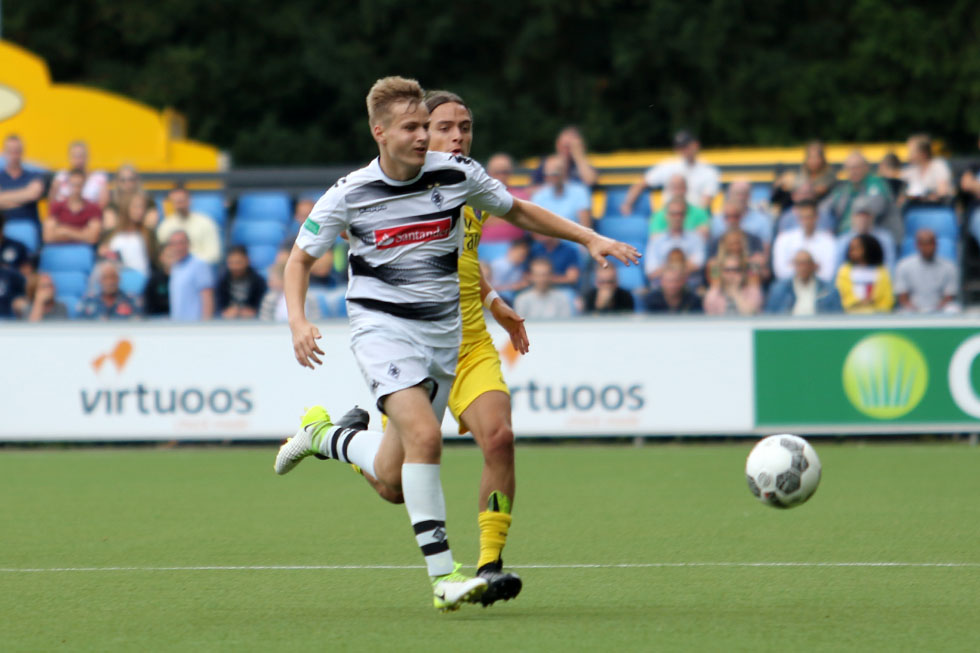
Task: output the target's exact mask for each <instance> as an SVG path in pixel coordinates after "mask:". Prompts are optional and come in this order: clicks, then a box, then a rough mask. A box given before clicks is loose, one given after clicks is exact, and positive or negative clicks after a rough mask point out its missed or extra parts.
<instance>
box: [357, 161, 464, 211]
mask: <svg viewBox="0 0 980 653" xmlns="http://www.w3.org/2000/svg"><path fill="white" fill-rule="evenodd" d="M464 181H466V173H464V172H463V171H462V170H456V169H454V168H450V169H447V170H430V171H428V172H425V173H423V174H422V176H421V177H419V178H418V180H417V181H414V182H412V183H411V184H406V185H404V186H392V185H390V184H386V183H385V182H384V181H382V180H380V179H375V180H374V181H371V182H368V183H366V184H364V185H362V186H358V187H357V188H355V189H353V190H352V191H350V192H349V193H347V195H345V196H344V199H345V200H346V201H347V204H348V205H352V206H353V205H357V204H361V203H364V202H375V201H378V200H386V199H393V198H395V197H402V196H404V195H412V194H414V193H421V192H424V191H427V190H430V189H431V188H432V187H434V186H437V185H438V186H451V185H453V184H461V183H463V182H464Z"/></svg>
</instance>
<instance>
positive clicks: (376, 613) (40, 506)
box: [0, 443, 980, 652]
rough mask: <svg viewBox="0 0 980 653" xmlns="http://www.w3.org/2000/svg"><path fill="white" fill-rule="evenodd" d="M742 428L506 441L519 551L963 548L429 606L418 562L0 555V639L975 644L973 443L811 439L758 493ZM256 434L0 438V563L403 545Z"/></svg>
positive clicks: (977, 534)
mask: <svg viewBox="0 0 980 653" xmlns="http://www.w3.org/2000/svg"><path fill="white" fill-rule="evenodd" d="M749 448H750V444H747V443H746V444H741V445H690V446H668V445H654V446H647V447H644V448H639V449H637V448H632V447H626V446H620V447H598V446H532V447H529V446H523V447H520V448H519V452H518V475H519V479H520V482H519V494H518V497H517V502H516V510H515V516H514V525H513V527H512V530H511V541H510V543H509V544H508V547H507V551H506V556H505V557H506V560H507V562H508V563H511V564H513V565H515V566H521V565H568V564H579V563H623V564H635V563H682V562H702V563H703V562H774V561H785V562H919V563H924V562H952V563H971V564H973V565H975V566H972V567H952V568H950V567H913V568H907V567H873V568H866V567H730V566H699V567H694V566H692V567H652V568H596V569H567V568H526V569H522V570H520V573H521V574H522V576H523V577H524V579H525V590H524V592H523V594H522V595H521V596H520V597H519V599H518V600H516V601H512V602H509V603H506V604H498V605H496V606H494V607H492V608H489V609H483V608H480V607H475V606H464V608H463V609H462V610H461V611H460V612H458V613H455V614H449V615H440V614H438V613H436V612H435V611H434V610H433V609H432V608H431V601H430V598H429V596H428V591H429V590H428V584H427V579H426V577H425V575H424V572H423V571H422V570H421V569H404V570H377V569H360V570H352V569H344V570H312V571H311V570H210V571H203V570H194V571H165V570H136V571H130V570H124V571H65V572H50V571H49V572H40V573H27V572H9V571H2V572H0V650H3V651H40V650H97V651H135V650H172V651H186V650H226V651H253V650H254V651H268V650H291V651H292V650H320V651H322V650H331V651H337V650H382V651H402V650H410V651H415V650H417V651H427V652H431V651H442V650H460V651H517V650H520V651H534V650H548V651H552V650H610V651H614V650H676V651H707V650H711V651H721V650H726V651H727V650H746V651H753V652H758V651H768V650H779V651H784V650H789V649H802V650H807V649H814V650H876V649H877V650H910V651H911V650H976V649H977V647H978V642H980V626H978V623H977V622H978V620H977V618H976V613H977V611H978V609H980V473H978V469H977V468H978V464H980V451H977V450H976V449H971V448H969V447H966V446H964V445H957V444H939V445H889V444H884V445H874V446H859V445H843V446H842V445H834V444H827V443H825V444H821V443H818V444H817V449H818V452H819V454H820V456H821V458H822V461H823V466H824V475H823V481H822V484H821V487H820V489H819V490H818V492H817V494H816V495H815V496H814V498H813V499H812V500H811V502H810V503H808V504H806V505H804V506H802V507H800V508H797V509H794V510H789V511H778V510H774V509H771V508H767V507H765V506H762V505H761V504H759V503H757V502H756V501H755V500H754V499H753V498H752V497H751V495H750V494H749V491H748V489H747V488H746V487H745V482H744V480H743V476H742V465H743V461H744V457H745V455H746V453H747V452H748V449H749ZM274 454H275V450H274V448H269V449H266V450H241V449H211V450H200V449H190V450H182V449H178V450H106V449H98V450H80V451H6V452H2V453H0V490H2V491H0V500H2V504H0V567H2V568H4V569H5V570H6V569H26V568H41V569H50V568H55V567H167V566H202V565H220V566H244V565H378V564H390V565H419V564H420V563H421V561H420V557H419V554H418V552H417V550H416V549H415V547H414V543H413V539H412V536H411V530H410V527H409V524H408V518H407V516H406V514H405V512H404V509H403V508H402V507H400V506H390V505H387V504H382V503H381V502H380V500H378V499H377V498H376V497H374V496H373V495H372V494H371V493H370V491H369V489H368V487H367V486H366V484H364V483H363V480H362V479H360V478H359V477H357V476H356V475H355V474H354V473H353V472H351V471H350V469H349V468H347V467H346V466H342V465H340V464H337V463H333V462H329V463H320V462H314V461H312V460H311V461H309V462H304V463H303V464H302V465H301V466H300V467H299V468H298V469H297V470H296V471H295V472H294V473H292V474H290V475H289V476H287V477H285V478H279V477H276V476H275V475H274V474H273V473H272V459H273V456H274ZM479 467H480V458H479V452H478V451H476V450H475V449H471V448H451V449H450V450H449V451H447V453H446V457H445V465H444V467H443V479H444V484H445V487H446V489H447V494H448V503H449V524H448V525H449V533H450V542H451V543H452V544H453V549H454V551H455V552H456V554H457V557H458V558H459V559H461V560H463V561H465V562H466V563H468V564H469V565H472V564H473V563H474V562H475V556H476V550H477V546H476V537H477V532H476V519H475V509H476V497H475V493H476V479H477V477H478V474H479Z"/></svg>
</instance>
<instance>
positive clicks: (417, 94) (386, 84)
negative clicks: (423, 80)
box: [367, 77, 425, 127]
mask: <svg viewBox="0 0 980 653" xmlns="http://www.w3.org/2000/svg"><path fill="white" fill-rule="evenodd" d="M424 99H425V92H424V91H423V90H422V86H421V85H420V84H419V83H418V82H417V81H415V80H414V79H405V78H404V77H383V78H381V79H379V80H378V81H376V82H375V83H374V86H372V87H371V90H370V91H368V94H367V110H368V121H369V122H370V123H371V126H372V127H373V126H375V125H378V124H382V125H387V124H388V122H389V121H390V120H391V108H392V106H393V105H395V104H396V103H398V102H408V103H409V109H414V108H415V107H416V106H418V105H419V104H422V103H423V102H424Z"/></svg>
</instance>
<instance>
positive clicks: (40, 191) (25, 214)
mask: <svg viewBox="0 0 980 653" xmlns="http://www.w3.org/2000/svg"><path fill="white" fill-rule="evenodd" d="M3 156H4V160H5V165H4V167H3V170H0V211H2V212H3V213H5V214H6V215H7V219H8V220H30V221H31V222H33V223H34V224H35V225H36V226H37V228H38V230H40V228H41V222H40V220H39V219H38V213H37V201H38V200H39V199H41V198H42V197H43V196H44V178H43V177H42V175H40V174H39V173H35V172H31V171H29V170H25V169H24V165H23V161H24V143H23V141H21V140H20V136H17V135H16V134H10V135H9V136H7V138H5V139H4V141H3Z"/></svg>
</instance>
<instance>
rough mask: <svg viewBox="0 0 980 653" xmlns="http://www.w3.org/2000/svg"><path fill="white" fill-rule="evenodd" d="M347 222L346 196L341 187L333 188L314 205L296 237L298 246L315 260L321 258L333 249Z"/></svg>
mask: <svg viewBox="0 0 980 653" xmlns="http://www.w3.org/2000/svg"><path fill="white" fill-rule="evenodd" d="M347 222H348V221H347V208H346V202H345V200H344V196H343V194H342V192H341V190H340V186H333V187H332V188H331V189H330V190H328V191H327V192H326V193H324V194H323V195H322V196H321V197H320V199H318V200H317V201H316V204H314V205H313V210H311V211H310V215H309V216H307V218H306V220H305V221H304V222H303V225H302V226H301V227H300V228H299V233H298V234H297V235H296V245H297V246H298V247H299V248H300V249H301V250H303V251H304V252H306V253H307V254H309V255H310V256H312V257H313V258H320V257H321V256H323V255H324V254H326V253H327V252H328V251H329V250H331V249H333V246H334V242H336V240H337V236H339V235H340V232H341V231H343V230H344V229H346V228H347V226H348V224H347Z"/></svg>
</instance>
